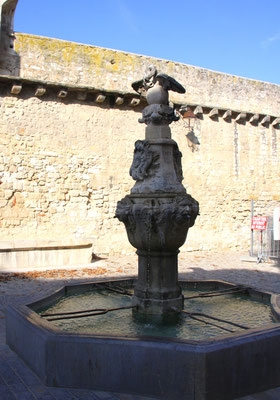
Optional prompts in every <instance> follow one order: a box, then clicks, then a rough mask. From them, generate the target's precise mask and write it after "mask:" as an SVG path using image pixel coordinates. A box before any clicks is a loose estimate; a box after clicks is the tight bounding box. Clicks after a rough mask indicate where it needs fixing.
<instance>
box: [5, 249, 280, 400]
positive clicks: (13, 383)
mask: <svg viewBox="0 0 280 400" xmlns="http://www.w3.org/2000/svg"><path fill="white" fill-rule="evenodd" d="M242 257H243V258H244V254H240V253H233V252H231V253H229V252H219V253H210V252H200V253H189V254H181V255H180V259H179V271H180V275H181V277H183V278H186V279H220V280H227V281H229V282H232V283H235V284H240V283H242V284H246V285H247V284H248V285H249V286H252V287H254V288H256V289H263V290H266V291H270V292H275V293H280V277H279V268H278V267H277V266H275V265H273V264H268V263H261V264H257V263H254V262H252V263H248V262H246V261H241V259H242ZM88 267H89V266H87V268H86V269H83V268H82V267H80V266H79V268H77V269H76V268H75V271H76V272H73V270H69V272H68V273H65V272H63V273H61V276H60V275H59V274H58V276H57V277H53V276H50V277H48V276H47V275H45V276H42V277H40V276H37V277H36V279H22V277H17V276H16V277H15V278H14V279H12V280H9V281H5V280H4V281H3V279H2V281H1V274H0V400H152V398H151V397H143V396H136V395H131V394H119V393H108V392H102V391H93V390H80V389H67V388H50V387H46V386H45V385H43V384H42V382H41V381H40V380H39V378H38V377H37V376H36V375H35V374H34V373H33V372H32V371H31V370H30V369H29V368H28V367H27V366H26V365H25V364H24V362H23V361H22V360H21V359H20V358H19V357H18V356H17V355H16V354H15V353H14V352H13V351H11V350H10V349H9V347H8V346H7V345H6V344H5V339H6V338H5V318H4V311H5V308H6V306H7V305H8V304H13V305H16V304H23V303H28V302H32V301H34V300H35V298H37V297H38V296H41V295H46V294H47V293H50V292H53V291H54V290H56V289H58V288H59V287H61V286H63V285H65V284H67V283H68V284H69V283H78V282H88V281H90V280H92V279H93V278H96V277H106V278H108V277H125V276H127V275H136V274H137V260H136V257H135V256H131V257H123V256H122V257H119V258H118V257H114V258H110V259H108V260H99V261H97V262H96V263H94V264H93V265H92V266H91V268H88ZM63 271H64V270H63ZM95 271H97V274H95V273H94V272H95ZM98 271H99V272H100V271H102V273H101V274H100V273H98ZM279 399H280V387H279V388H276V389H273V390H269V391H266V392H263V393H259V394H254V395H250V396H245V397H242V398H239V399H238V400H279ZM178 400H180V399H178ZM182 400H183V399H182Z"/></svg>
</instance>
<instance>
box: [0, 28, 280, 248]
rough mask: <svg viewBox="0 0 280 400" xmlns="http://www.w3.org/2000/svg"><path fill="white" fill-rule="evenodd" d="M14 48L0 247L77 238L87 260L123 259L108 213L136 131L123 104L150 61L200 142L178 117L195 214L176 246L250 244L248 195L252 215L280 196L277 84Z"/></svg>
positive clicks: (2, 144) (87, 54)
mask: <svg viewBox="0 0 280 400" xmlns="http://www.w3.org/2000/svg"><path fill="white" fill-rule="evenodd" d="M15 50H16V52H17V54H18V55H19V56H20V65H21V70H20V75H19V77H18V78H17V79H18V80H17V79H16V78H15V79H14V81H13V79H12V78H9V79H10V80H9V83H8V84H7V82H6V83H0V182H1V184H0V240H17V239H30V240H33V239H42V240H43V239H45V240H46V239H47V240H49V239H53V240H58V239H61V238H65V241H66V242H67V241H68V240H75V239H77V240H78V239H79V240H80V239H86V240H90V241H92V243H93V251H94V253H96V254H98V255H102V254H109V253H110V254H113V253H122V254H126V253H132V252H134V249H133V248H132V247H131V246H130V245H129V244H128V243H127V239H126V233H125V230H124V229H123V226H122V225H120V223H119V222H118V221H117V220H116V219H115V218H114V214H115V207H116V203H117V200H119V199H120V198H122V197H124V196H125V195H126V194H128V193H129V190H130V187H131V185H132V179H131V177H130V176H129V175H128V172H127V171H128V170H129V167H130V165H131V162H132V156H133V148H134V142H135V141H136V140H137V139H139V138H140V139H144V135H145V133H144V126H142V125H140V124H138V122H137V121H138V118H139V117H140V116H141V110H142V109H143V107H144V106H143V104H141V103H140V104H137V101H136V103H135V102H134V103H133V101H132V100H133V99H132V100H131V102H128V100H127V99H126V97H127V96H128V97H129V96H130V97H131V96H132V89H131V88H130V83H131V82H132V81H133V80H136V79H137V78H139V74H140V76H141V73H142V71H143V70H144V69H145V66H147V65H149V64H150V63H155V64H156V65H157V67H158V69H159V70H160V71H161V72H164V73H168V74H170V75H173V76H174V77H175V78H176V79H178V81H179V82H181V83H182V84H183V85H184V86H185V87H186V88H187V93H186V94H185V95H184V96H185V97H184V99H183V102H184V103H187V104H190V105H193V106H192V108H193V110H194V111H195V110H196V112H197V116H198V118H197V120H196V123H195V127H194V135H195V138H196V139H197V141H198V143H199V144H198V143H197V141H192V140H193V139H192V140H191V139H190V138H189V139H188V138H186V134H187V133H188V130H187V128H186V126H185V124H184V122H183V120H179V121H178V122H175V123H173V124H172V125H171V128H172V133H173V138H174V140H176V142H177V143H178V145H179V149H180V151H181V152H182V154H183V158H182V162H183V172H184V177H185V180H184V182H183V183H184V185H185V186H186V187H187V191H188V193H189V194H191V195H192V196H193V197H194V198H196V199H197V200H198V201H199V203H200V210H201V211H200V212H201V215H200V216H199V217H198V218H197V222H196V225H195V227H194V228H192V231H190V233H189V237H188V240H187V244H186V245H185V246H183V247H182V251H184V250H199V249H204V250H211V249H212V250H213V249H221V248H222V249H226V248H232V249H233V248H242V249H249V247H250V200H251V198H252V197H253V198H255V199H258V204H261V205H262V206H260V207H259V209H260V212H261V213H263V214H265V212H266V210H267V209H268V208H269V207H271V205H272V202H273V204H277V202H278V201H279V200H280V183H279V170H280V169H279V167H280V165H279V154H278V153H279V129H278V128H279V125H277V123H276V122H277V117H279V98H280V87H279V86H278V85H272V84H269V83H264V82H257V81H252V80H247V79H244V78H239V77H234V76H231V75H226V74H221V73H217V72H213V71H207V70H204V69H200V68H197V67H192V66H187V65H183V64H178V63H173V62H171V61H165V60H157V59H152V58H149V57H144V56H137V55H134V54H127V53H122V52H118V51H114V50H108V49H101V48H97V47H94V46H85V45H79V44H76V43H70V42H64V41H60V40H55V39H49V38H41V37H35V36H31V35H24V34H17V35H16V44H15ZM20 80H22V82H21V81H20ZM24 80H29V81H30V84H29V85H26V83H25V81H24ZM33 81H34V84H33V87H31V86H32V85H31V83H32V82H33ZM35 81H36V82H35ZM38 81H40V85H39V83H38ZM21 84H22V88H21V89H18V87H20V85H21ZM44 84H45V86H44ZM13 85H14V89H13ZM50 85H51V86H52V87H51V89H49V86H50ZM55 85H57V87H56V88H55ZM73 88H75V90H76V91H78V92H80V93H79V95H75V96H74V95H71V90H73ZM93 88H94V89H95V91H96V94H98V93H99V94H100V95H102V96H103V97H102V96H101V97H98V100H97V96H95V95H93V94H92V93H91V92H92V91H93ZM62 91H63V93H62ZM65 93H66V95H65ZM110 93H111V94H110ZM112 93H114V96H112ZM59 94H60V95H59ZM181 96H182V95H181ZM128 97H127V98H128ZM136 97H137V96H136ZM136 100H138V99H136ZM172 100H173V101H174V102H175V103H176V102H177V99H176V97H174V99H172ZM132 103H133V104H135V106H134V107H132V106H133V104H132ZM213 109H215V110H216V111H215V113H214V112H212V110H213ZM266 116H270V119H266V120H265V121H264V118H266ZM250 121H251V122H250ZM273 124H274V125H273Z"/></svg>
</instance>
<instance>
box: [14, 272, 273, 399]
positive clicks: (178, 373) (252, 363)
mask: <svg viewBox="0 0 280 400" xmlns="http://www.w3.org/2000/svg"><path fill="white" fill-rule="evenodd" d="M135 281H136V280H135V279H115V280H110V281H109V280H96V281H94V282H91V283H86V284H78V285H69V286H65V287H63V288H62V289H60V290H58V291H56V292H55V293H53V294H52V295H50V296H48V297H45V298H42V299H40V300H38V301H36V302H34V303H32V304H28V305H24V306H18V307H11V306H10V307H8V309H7V312H6V330H7V344H8V345H9V346H10V348H11V349H12V350H14V351H15V352H16V353H17V354H18V355H19V356H20V357H22V358H23V360H24V361H25V362H26V363H27V364H28V365H29V366H30V367H31V368H32V369H33V371H35V373H36V374H37V375H38V376H39V377H40V378H41V380H42V381H43V382H44V383H45V384H46V385H49V386H59V387H72V388H85V389H99V390H105V391H114V392H122V393H131V394H138V395H147V396H154V397H156V398H160V399H170V400H173V399H174V400H175V399H176V400H178V399H186V400H227V399H234V398H237V397H241V396H245V395H248V394H251V393H256V392H258V391H263V390H267V389H270V388H273V387H277V386H280V363H279V354H280V324H279V323H278V322H277V321H279V320H280V307H279V306H280V300H279V299H280V296H277V295H271V294H270V293H265V292H259V291H256V290H254V289H247V290H246V295H247V296H249V298H250V299H252V300H253V301H264V302H269V303H270V307H271V311H272V313H273V315H274V317H275V321H276V322H274V323H272V322H271V323H269V324H266V325H264V326H258V327H256V328H253V329H248V330H246V331H241V332H238V333H230V334H226V335H222V336H219V337H209V338H207V339H203V340H193V339H182V338H166V337H164V338H163V337H159V336H156V337H155V336H154V337H148V336H134V337H133V336H131V335H122V336H120V335H117V334H115V333H114V334H111V335H110V334H108V332H107V333H106V334H104V333H103V334H102V324H100V332H99V333H98V334H97V333H94V334H90V333H74V332H66V331H63V330H61V329H60V328H57V327H56V326H54V324H53V323H52V322H49V321H46V320H45V319H43V318H42V317H40V315H39V314H38V312H39V311H40V310H42V309H47V308H48V307H50V306H51V305H53V304H54V303H55V302H57V301H59V300H60V299H61V298H62V297H64V296H65V295H75V294H78V293H82V292H86V291H88V290H91V289H96V288H98V287H100V285H103V286H104V285H109V286H110V287H112V288H113V287H114V286H120V285H121V286H122V287H125V288H132V287H133V286H134V284H135ZM180 285H181V286H182V288H184V287H191V288H194V287H199V288H202V289H204V290H205V289H206V290H209V289H211V290H216V289H223V288H227V287H231V286H232V285H230V284H228V283H226V282H218V281H217V282H213V281H191V282H190V281H181V282H180ZM221 297H223V296H221ZM93 308H94V305H93ZM185 308H186V307H185ZM93 318H95V317H93Z"/></svg>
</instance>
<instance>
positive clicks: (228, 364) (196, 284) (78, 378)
mask: <svg viewBox="0 0 280 400" xmlns="http://www.w3.org/2000/svg"><path fill="white" fill-rule="evenodd" d="M133 88H134V89H135V90H136V91H137V92H138V93H143V92H145V93H146V97H147V102H148V106H147V107H146V108H145V109H144V110H143V115H142V118H141V119H140V120H139V121H140V122H141V123H145V124H146V136H145V140H137V141H136V143H135V150H134V157H133V162H132V166H131V168H130V175H131V176H132V178H133V179H134V180H135V181H136V183H135V185H134V187H133V188H132V190H131V193H130V194H129V195H127V196H125V197H124V198H123V199H122V200H121V201H119V202H118V204H117V209H116V217H117V218H118V219H119V220H120V221H122V222H123V223H124V224H125V227H126V231H127V235H128V239H129V241H130V243H131V244H132V246H134V247H135V248H136V249H137V254H138V260H139V261H138V265H139V273H138V279H136V278H135V277H133V278H125V279H107V280H106V279H96V280H94V281H92V282H89V283H84V284H77V285H68V286H64V287H62V288H61V289H60V290H58V291H56V292H55V293H52V294H50V295H49V296H47V297H46V296H45V297H42V298H39V299H38V300H37V301H34V302H33V303H31V304H27V305H21V306H17V307H12V306H10V307H8V309H7V311H6V331H7V335H6V337H7V344H8V345H9V346H10V347H11V349H12V350H14V351H15V352H16V353H17V354H18V355H19V356H20V357H22V359H23V360H24V361H25V362H26V363H27V365H29V366H30V367H31V368H32V369H33V371H35V372H36V374H37V375H38V376H39V377H40V378H41V380H42V381H43V382H44V383H45V384H46V385H49V386H58V387H74V388H84V389H99V390H106V391H112V392H123V393H132V394H137V395H139V394H140V395H148V396H155V398H157V399H164V400H178V399H184V400H227V399H228V400H230V399H235V398H237V397H241V396H244V395H247V394H251V393H255V392H258V391H263V390H266V389H270V388H273V387H276V386H279V385H280V369H279V356H278V354H279V352H280V323H279V321H280V296H278V295H272V294H271V293H266V292H260V291H257V290H254V289H252V288H248V287H242V285H241V286H240V285H239V287H236V286H235V285H233V284H230V283H227V282H220V281H216V282H213V281H184V280H181V281H179V282H178V259H177V257H178V252H179V248H180V247H181V246H182V245H183V243H184V242H185V240H186V237H187V233H188V229H189V228H190V227H192V226H193V225H194V222H195V219H196V217H197V215H198V212H199V207H198V202H197V201H196V200H194V199H193V198H192V197H191V196H190V195H189V194H187V193H186V190H185V188H184V187H183V185H182V179H183V175H182V166H181V153H180V151H179V149H178V146H177V144H176V142H175V141H174V140H172V139H171V131H170V127H169V125H170V123H171V122H172V121H176V120H177V119H178V116H177V115H176V112H175V111H174V108H173V107H172V106H170V105H169V100H168V92H169V91H170V90H173V91H177V92H179V93H183V92H184V91H185V89H184V88H183V87H182V86H181V85H180V84H179V83H178V82H176V81H175V80H174V79H173V78H171V77H169V76H167V75H165V74H158V73H157V71H156V69H155V67H153V66H151V67H149V68H148V70H147V71H146V73H145V76H144V78H143V79H141V80H139V81H137V82H135V83H134V84H133ZM133 288H134V293H132V291H131V290H133ZM209 290H210V292H209ZM182 291H183V292H184V293H187V296H186V297H185V301H184V296H183V294H182ZM112 292H113V293H112ZM190 293H192V295H191V296H190ZM240 293H242V294H243V297H244V298H242V299H237V303H234V304H238V305H236V306H235V307H236V308H237V312H236V310H232V306H231V303H233V301H235V300H236V297H238V296H239V294H240ZM131 295H132V302H130V298H129V297H128V296H131ZM89 296H93V297H89ZM116 296H119V297H121V298H122V300H121V301H124V300H123V299H124V297H125V296H126V300H125V301H126V303H125V305H122V306H120V305H116V304H115V302H119V297H116ZM215 296H218V297H215ZM89 298H90V300H88V299H89ZM100 298H101V300H100ZM205 298H206V302H205ZM216 298H218V299H221V300H220V301H218V302H217V305H216V308H215V309H214V308H213V304H214V303H213V301H214V300H213V299H216ZM226 298H227V299H228V300H226ZM92 299H93V300H92ZM104 299H105V300H104ZM191 299H198V301H199V302H200V303H199V306H198V307H204V308H207V306H208V302H209V304H210V310H211V312H212V313H211V315H210V314H208V315H207V314H205V313H203V312H201V310H200V309H197V308H196V309H195V311H191V304H192V303H191V302H192V300H191ZM208 299H212V300H208ZM68 301H70V309H69V308H67V306H65V304H66V303H67V302H68ZM104 301H105V304H108V302H109V303H110V304H111V306H110V307H111V308H110V309H109V308H108V306H104ZM106 301H107V303H106ZM195 301H196V300H195ZM201 301H204V303H203V305H202V303H201ZM211 301H212V303H211ZM79 302H80V303H79ZM102 302H103V303H102ZM244 302H245V303H246V304H247V305H246V307H245V309H243V310H244V311H243V312H239V309H238V307H239V306H240V309H241V308H242V307H243V304H244ZM184 303H185V307H183V304H184ZM225 303H228V304H229V309H226V307H225ZM67 304H69V303H67ZM77 304H78V305H77ZM85 304H87V307H86V306H85ZM112 304H113V306H112ZM118 304H119V303H118ZM122 304H123V303H122ZM248 304H249V306H248ZM253 304H254V305H256V304H257V306H258V307H259V306H260V308H257V310H259V309H261V310H262V314H261V315H262V316H264V315H265V317H262V318H263V319H261V321H260V320H258V322H256V321H257V318H259V315H260V313H259V311H257V312H256V314H257V318H255V316H253V317H252V318H251V319H250V325H248V326H243V325H241V323H240V319H241V317H244V316H245V323H246V321H248V318H247V313H248V314H249V313H250V312H251V310H252V308H254V307H253ZM57 307H58V311H57ZM59 307H60V308H59ZM80 307H84V308H87V309H85V310H84V309H82V308H80ZM93 307H94V308H93ZM269 307H271V310H272V313H273V315H274V318H275V319H273V317H272V315H271V313H270V308H269ZM49 310H51V313H50V311H49ZM54 310H56V311H54ZM78 310H79V311H78ZM131 310H132V313H131ZM213 310H214V314H213ZM220 310H222V311H223V310H229V311H226V317H227V320H225V319H224V318H221V317H219V315H220V314H219V312H220ZM263 310H265V311H263ZM202 311H204V310H203V309H202ZM108 313H109V314H110V315H119V317H117V318H116V319H110V318H111V317H109V318H108V319H106V316H107V314H108ZM116 313H122V314H116ZM125 313H126V314H125ZM217 314H218V317H217ZM230 314H234V315H235V318H236V319H237V320H235V321H234V322H233V321H231V320H230V317H231V315H230ZM202 316H204V318H205V317H206V319H204V320H202V319H201V317H202ZM185 317H186V318H185ZM98 318H100V319H98ZM69 319H70V320H72V321H77V320H83V321H86V324H87V325H86V326H85V325H82V328H81V325H77V326H74V325H75V324H74V325H70V329H68V326H67V325H63V323H62V325H59V323H60V322H61V320H64V321H68V320H69ZM57 320H60V321H58V325H56V322H57ZM263 320H264V321H265V323H264V325H262V322H263ZM112 321H113V322H112ZM114 321H115V322H117V323H116V324H115V323H114ZM153 321H156V323H155V325H156V328H157V326H160V330H157V331H156V333H153V334H152V333H150V334H149V333H148V334H147V332H151V330H149V329H150V327H151V326H152V325H153ZM158 321H159V323H158ZM191 321H194V322H195V323H196V324H197V325H196V326H195V325H191ZM207 321H208V322H207ZM211 321H212V322H211ZM213 321H215V323H213ZM147 322H148V323H147ZM217 322H219V323H221V322H222V323H225V324H226V325H227V327H225V326H221V325H219V324H218V323H217ZM71 323H72V322H71ZM117 324H118V329H115V325H117ZM205 324H206V325H207V326H208V325H210V327H211V329H212V330H213V329H216V330H217V332H216V333H215V334H213V331H205V333H203V335H200V333H201V331H202V330H203V329H202V328H201V326H205ZM170 326H171V328H172V329H173V328H174V329H173V331H172V334H169V333H168V332H167V331H168V329H169V328H170ZM119 327H120V329H119ZM127 327H128V328H127ZM185 327H187V328H188V330H187V333H186V334H185V332H186V331H185V330H184V329H185ZM229 327H231V328H232V327H235V328H237V330H232V329H228V328H229ZM123 328H124V329H123ZM152 328H153V326H152ZM167 328H168V329H167ZM127 329H128V330H127ZM129 329H130V330H129ZM145 329H146V330H145ZM147 329H148V331H147ZM153 329H154V328H153ZM221 331H222V332H223V333H221ZM225 331H226V332H227V333H226V334H225V333H224V332H225ZM154 332H155V331H154ZM182 332H183V334H182ZM211 332H212V333H211Z"/></svg>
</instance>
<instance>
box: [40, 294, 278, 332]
mask: <svg viewBox="0 0 280 400" xmlns="http://www.w3.org/2000/svg"><path fill="white" fill-rule="evenodd" d="M203 291H204V290H202V289H201V288H200V289H194V288H191V289H190V288H188V289H183V294H184V296H185V297H191V296H193V295H197V294H199V293H203ZM130 305H131V298H130V297H128V296H124V295H120V294H117V293H112V292H111V291H108V290H106V289H91V290H88V291H86V292H82V293H80V294H75V295H66V296H65V297H63V298H61V299H60V300H59V301H58V302H56V303H55V304H52V305H51V306H50V307H48V308H47V309H46V308H45V309H44V310H39V311H38V312H39V314H43V313H46V312H47V313H49V314H52V313H62V312H69V311H71V312H72V311H78V310H87V309H93V308H106V309H107V308H116V307H125V306H130ZM184 309H185V310H186V311H188V312H192V313H194V312H199V313H204V314H208V315H211V316H214V317H218V318H220V319H224V320H227V321H232V322H235V323H238V324H240V325H244V326H246V327H249V328H257V327H263V326H264V325H267V324H271V323H274V322H276V321H275V320H274V318H273V316H272V313H271V310H270V305H269V302H268V301H267V302H266V301H264V300H259V299H257V300H256V299H252V298H251V297H250V296H248V295H246V294H243V293H238V294H234V295H233V294H231V295H226V296H218V297H207V298H194V299H189V300H185V307H184ZM198 318H200V319H203V320H205V321H208V322H212V323H215V324H216V325H219V326H222V327H224V328H227V329H230V330H231V331H234V333H241V332H246V331H245V330H244V329H242V328H238V327H235V326H230V325H228V324H226V323H223V322H220V321H213V320H209V319H205V318H203V317H200V316H199V317H198ZM49 323H50V324H52V325H53V326H55V327H56V328H59V329H61V330H62V331H64V332H69V333H70V332H71V333H85V334H97V335H108V336H115V335H117V336H149V337H165V338H174V339H189V340H203V339H209V338H214V337H219V336H222V335H223V336H224V335H226V334H231V332H226V331H224V330H222V329H221V328H219V327H216V326H213V325H209V324H205V323H203V322H201V321H198V320H195V319H192V318H190V317H189V316H188V315H186V314H183V313H180V315H179V316H177V317H174V316H162V317H160V318H158V317H152V316H143V315H141V314H140V315H139V314H138V313H133V312H132V310H131V309H125V310H119V311H113V312H109V313H107V314H104V315H98V316H90V317H84V318H75V319H64V320H57V321H50V322H49Z"/></svg>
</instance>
